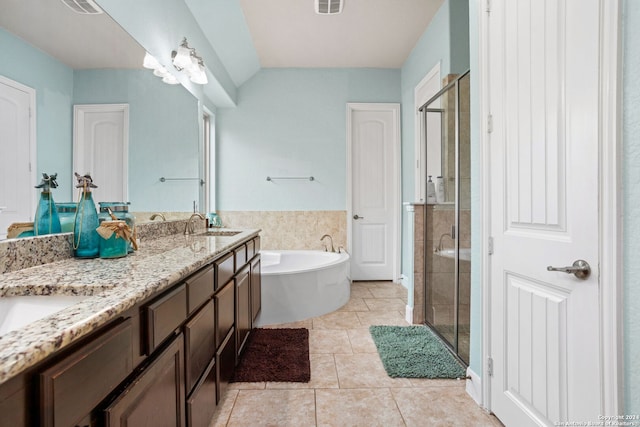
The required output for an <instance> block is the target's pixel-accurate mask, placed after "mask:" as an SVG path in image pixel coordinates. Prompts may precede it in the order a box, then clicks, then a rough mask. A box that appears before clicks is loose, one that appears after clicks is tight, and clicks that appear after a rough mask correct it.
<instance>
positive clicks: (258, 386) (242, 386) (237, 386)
mask: <svg viewBox="0 0 640 427" xmlns="http://www.w3.org/2000/svg"><path fill="white" fill-rule="evenodd" d="M265 388H266V383H265V382H257V383H247V382H237V383H230V384H229V390H264V389H265Z"/></svg>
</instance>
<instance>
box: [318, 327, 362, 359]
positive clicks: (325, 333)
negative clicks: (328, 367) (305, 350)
mask: <svg viewBox="0 0 640 427" xmlns="http://www.w3.org/2000/svg"><path fill="white" fill-rule="evenodd" d="M309 353H331V354H333V353H344V354H352V353H353V351H352V350H351V341H349V335H348V334H347V331H346V330H344V329H311V330H310V331H309Z"/></svg>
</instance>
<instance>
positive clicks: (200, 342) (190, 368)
mask: <svg viewBox="0 0 640 427" xmlns="http://www.w3.org/2000/svg"><path fill="white" fill-rule="evenodd" d="M214 336H215V313H214V305H213V300H209V302H208V303H207V304H205V306H204V307H202V308H201V309H200V310H199V311H198V312H197V313H196V314H195V315H194V316H193V317H192V318H191V320H189V321H188V322H187V323H186V324H185V326H184V349H185V351H184V358H185V366H186V376H185V379H186V383H187V392H189V391H190V390H191V388H192V387H193V386H194V384H195V383H196V381H198V378H200V375H202V372H203V371H204V370H205V368H206V367H207V366H208V365H209V363H210V362H211V360H213V359H214V358H215V355H216V342H215V338H214Z"/></svg>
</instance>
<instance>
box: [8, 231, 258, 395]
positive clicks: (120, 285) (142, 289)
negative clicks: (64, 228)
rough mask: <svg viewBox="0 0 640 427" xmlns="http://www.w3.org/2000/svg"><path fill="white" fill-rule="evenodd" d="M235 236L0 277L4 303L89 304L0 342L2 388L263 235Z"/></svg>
mask: <svg viewBox="0 0 640 427" xmlns="http://www.w3.org/2000/svg"><path fill="white" fill-rule="evenodd" d="M229 231H240V233H238V234H236V235H234V236H210V235H205V234H203V233H201V234H195V235H190V236H185V235H182V234H180V235H172V236H167V237H162V238H158V239H155V240H146V241H143V242H142V243H141V244H140V248H139V250H138V251H137V252H135V253H133V254H130V255H128V256H126V257H124V258H118V259H99V258H96V259H77V258H71V259H68V260H64V261H57V262H52V263H49V264H45V265H40V266H37V267H31V268H25V269H23V270H18V271H15V272H11V273H5V274H0V297H3V296H20V295H51V294H55V295H81V296H87V298H86V299H85V300H83V301H82V302H79V303H77V304H75V305H73V306H70V307H67V308H66V309H64V310H62V311H59V312H57V313H55V314H53V315H51V316H48V317H45V318H43V319H41V320H38V321H36V322H33V323H31V324H29V325H27V326H25V327H23V328H21V329H18V330H15V331H12V332H8V333H6V334H4V335H2V336H0V384H1V383H4V382H6V381H7V380H9V379H10V378H12V377H14V376H15V375H17V374H19V373H21V372H23V371H24V370H26V369H28V368H29V367H31V366H33V365H35V364H36V363H38V362H39V361H41V360H43V359H45V358H46V357H47V356H49V355H50V354H52V353H53V352H55V351H58V350H60V349H63V348H65V347H66V346H68V345H69V344H71V343H72V342H74V341H76V340H77V339H79V338H80V337H82V336H85V335H87V334H89V333H91V332H92V331H94V330H96V329H97V328H99V327H100V326H102V325H103V324H105V323H106V322H108V321H109V320H111V319H114V318H116V317H117V316H118V315H119V314H120V313H122V312H124V311H126V310H127V309H129V308H131V307H133V306H134V305H136V304H137V303H140V302H141V301H143V300H145V299H146V298H148V297H149V296H151V295H153V294H155V293H157V292H159V291H162V290H163V289H166V288H168V287H169V286H171V285H172V284H174V283H176V282H177V281H179V280H180V279H182V278H184V277H186V276H188V275H189V274H191V273H193V272H194V271H196V270H198V268H200V267H202V266H204V265H205V264H207V263H209V262H210V261H212V260H213V259H214V258H217V257H218V256H220V255H222V254H224V253H225V252H228V251H229V249H231V248H232V247H234V246H236V245H238V244H239V243H242V242H244V241H247V240H249V239H251V238H253V237H255V236H257V235H258V233H259V231H260V230H254V229H251V230H229Z"/></svg>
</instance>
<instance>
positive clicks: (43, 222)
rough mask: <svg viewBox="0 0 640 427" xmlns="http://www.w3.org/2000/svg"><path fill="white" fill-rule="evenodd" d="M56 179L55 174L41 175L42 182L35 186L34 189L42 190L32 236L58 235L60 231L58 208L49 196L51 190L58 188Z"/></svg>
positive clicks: (51, 196) (50, 195) (56, 175)
mask: <svg viewBox="0 0 640 427" xmlns="http://www.w3.org/2000/svg"><path fill="white" fill-rule="evenodd" d="M57 177H58V174H57V173H54V174H53V175H47V174H46V173H43V174H42V181H40V184H39V185H36V188H42V192H41V193H40V201H38V208H37V209H36V215H35V219H34V220H33V234H34V235H36V236H40V235H42V234H53V233H60V232H61V231H62V228H61V227H60V217H59V216H58V208H56V204H55V202H54V201H53V195H52V194H51V189H52V188H56V187H57V186H58V183H57V181H56V178H57Z"/></svg>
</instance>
